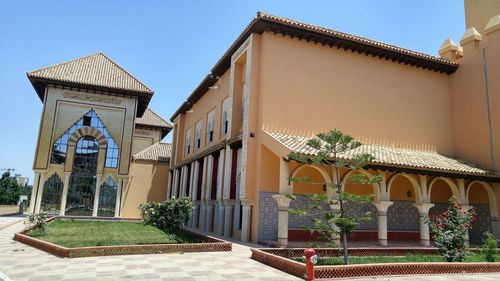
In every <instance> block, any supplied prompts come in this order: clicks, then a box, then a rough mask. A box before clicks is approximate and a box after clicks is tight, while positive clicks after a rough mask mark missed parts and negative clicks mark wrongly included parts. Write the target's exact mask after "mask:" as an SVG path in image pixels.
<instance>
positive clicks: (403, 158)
mask: <svg viewBox="0 0 500 281" xmlns="http://www.w3.org/2000/svg"><path fill="white" fill-rule="evenodd" d="M264 132H265V133H267V134H268V135H269V136H271V137H272V138H274V139H275V140H276V141H278V142H279V143H281V144H282V145H284V146H285V147H286V148H287V149H289V150H290V151H291V152H296V153H302V154H305V155H314V154H315V153H316V152H317V151H316V150H315V149H313V148H311V147H309V146H307V144H306V143H307V141H308V140H309V139H311V138H312V137H304V136H294V135H288V134H283V133H277V132H267V131H264ZM361 153H369V154H371V155H372V156H373V157H375V160H374V161H373V162H372V163H371V164H373V165H381V166H391V167H401V168H411V169H415V170H426V171H437V172H445V173H458V174H466V175H477V176H487V177H494V178H500V174H499V173H494V172H492V171H488V170H486V169H484V168H482V167H479V166H478V165H475V164H473V163H470V162H467V161H463V160H459V159H455V158H452V157H450V156H445V155H441V154H439V153H437V152H429V151H420V150H412V149H405V148H397V147H390V146H381V145H373V144H364V145H361V146H360V147H358V148H356V149H353V150H351V151H348V152H347V153H345V154H343V155H341V156H340V158H343V159H351V158H352V157H353V156H354V155H356V154H361Z"/></svg>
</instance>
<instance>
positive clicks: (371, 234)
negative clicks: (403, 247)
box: [342, 170, 378, 241]
mask: <svg viewBox="0 0 500 281" xmlns="http://www.w3.org/2000/svg"><path fill="white" fill-rule="evenodd" d="M356 174H363V175H365V176H366V177H367V178H371V177H372V176H373V175H371V174H370V173H369V172H367V171H364V170H359V171H355V170H351V171H349V172H347V173H346V174H345V175H344V176H343V180H342V187H343V191H344V192H346V193H350V194H355V195H374V196H375V199H374V200H375V201H377V197H378V184H373V185H372V184H361V183H357V182H353V181H351V180H350V178H351V176H352V175H356ZM345 208H346V212H345V214H346V216H354V217H360V216H364V215H365V214H366V213H367V212H369V213H370V216H371V219H370V221H367V222H361V223H360V224H359V225H358V227H357V228H356V230H355V231H354V233H352V234H351V235H350V236H349V237H348V239H349V240H350V241H377V239H378V238H377V235H378V234H377V233H378V229H377V208H376V207H375V206H374V205H373V204H371V203H353V202H349V201H347V202H346V203H345Z"/></svg>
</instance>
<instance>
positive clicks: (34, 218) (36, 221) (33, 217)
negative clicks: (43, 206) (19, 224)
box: [24, 212, 47, 235]
mask: <svg viewBox="0 0 500 281" xmlns="http://www.w3.org/2000/svg"><path fill="white" fill-rule="evenodd" d="M24 224H26V225H28V226H34V227H35V228H36V229H39V230H40V233H42V235H45V234H46V231H45V230H46V228H47V213H46V212H40V213H38V214H30V215H29V216H28V217H27V218H26V220H25V221H24Z"/></svg>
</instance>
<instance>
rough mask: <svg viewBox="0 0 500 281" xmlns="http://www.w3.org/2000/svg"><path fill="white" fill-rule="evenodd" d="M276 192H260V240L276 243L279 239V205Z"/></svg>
mask: <svg viewBox="0 0 500 281" xmlns="http://www.w3.org/2000/svg"><path fill="white" fill-rule="evenodd" d="M274 194H277V193H274V192H260V195H259V198H260V199H259V234H258V240H259V241H263V240H269V241H276V240H277V237H278V203H276V200H274V199H273V195H274Z"/></svg>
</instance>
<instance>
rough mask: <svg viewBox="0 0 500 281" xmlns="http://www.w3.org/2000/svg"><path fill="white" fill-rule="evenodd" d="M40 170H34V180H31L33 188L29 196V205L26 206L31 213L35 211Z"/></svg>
mask: <svg viewBox="0 0 500 281" xmlns="http://www.w3.org/2000/svg"><path fill="white" fill-rule="evenodd" d="M40 174H41V173H40V172H35V181H34V182H33V188H32V189H31V198H30V205H29V208H28V213H29V214H33V212H34V211H35V205H36V202H35V201H36V195H37V193H38V189H39V188H40V187H39V184H40Z"/></svg>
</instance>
